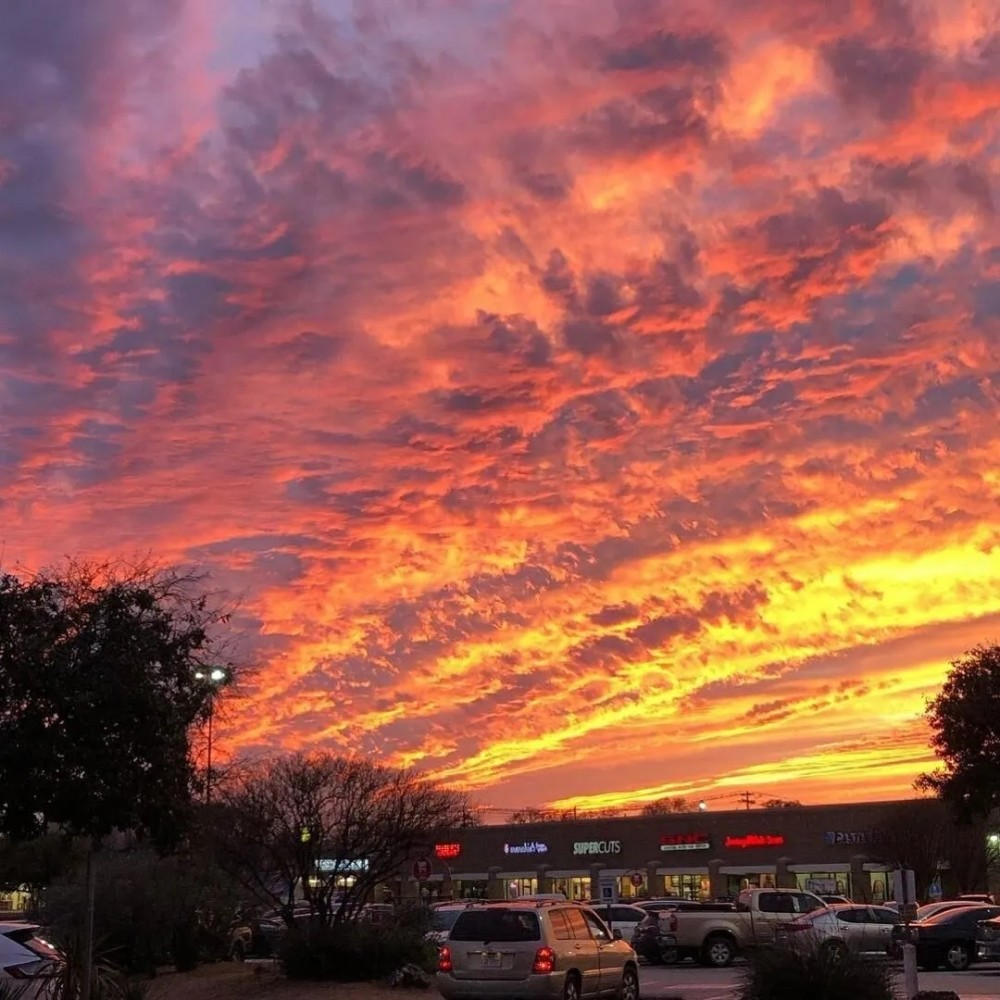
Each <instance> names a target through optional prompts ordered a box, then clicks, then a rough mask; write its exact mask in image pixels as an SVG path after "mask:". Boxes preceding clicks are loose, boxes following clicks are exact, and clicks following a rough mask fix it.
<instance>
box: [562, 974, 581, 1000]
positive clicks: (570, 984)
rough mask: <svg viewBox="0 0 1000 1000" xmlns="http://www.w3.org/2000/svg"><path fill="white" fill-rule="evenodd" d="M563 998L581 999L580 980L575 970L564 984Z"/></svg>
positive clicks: (568, 999)
mask: <svg viewBox="0 0 1000 1000" xmlns="http://www.w3.org/2000/svg"><path fill="white" fill-rule="evenodd" d="M563 1000H580V980H579V978H578V977H577V974H576V973H575V972H571V973H570V974H569V975H568V976H567V977H566V982H565V983H564V984H563Z"/></svg>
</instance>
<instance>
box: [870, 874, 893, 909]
mask: <svg viewBox="0 0 1000 1000" xmlns="http://www.w3.org/2000/svg"><path fill="white" fill-rule="evenodd" d="M868 878H869V879H870V881H871V900H872V902H873V903H884V902H885V901H886V900H887V899H892V875H891V874H890V873H889V872H869V873H868Z"/></svg>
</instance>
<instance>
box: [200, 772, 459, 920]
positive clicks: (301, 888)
mask: <svg viewBox="0 0 1000 1000" xmlns="http://www.w3.org/2000/svg"><path fill="white" fill-rule="evenodd" d="M217 803H218V805H217V808H216V812H215V815H214V816H213V817H212V820H211V822H212V828H213V831H214V838H215V841H216V857H217V859H218V862H219V864H220V865H222V866H223V867H224V868H225V869H226V870H227V871H228V872H229V873H230V875H231V876H232V877H233V878H235V879H236V880H237V881H238V882H239V883H240V884H241V885H242V886H243V888H244V889H246V890H247V891H248V892H249V893H251V894H252V896H253V897H254V898H255V899H257V900H258V901H260V902H261V903H264V904H265V905H269V906H273V907H277V908H279V909H280V910H281V911H282V913H284V914H285V920H286V921H287V922H288V923H293V914H292V906H293V904H294V903H295V901H296V898H298V897H301V898H302V899H304V900H305V901H307V902H308V904H309V906H310V909H311V911H312V914H313V916H314V918H315V919H316V920H318V921H319V922H320V923H322V924H338V923H340V922H342V921H345V920H350V919H352V918H353V917H355V916H356V915H357V914H358V912H359V911H360V909H361V907H362V906H364V904H365V903H366V902H367V901H368V900H369V899H370V898H371V895H372V893H373V891H374V890H375V888H376V887H377V886H378V885H380V884H383V883H386V882H389V881H392V880H395V879H397V878H400V877H401V876H403V875H404V874H405V872H406V865H407V863H408V862H409V861H410V860H411V859H412V858H414V857H415V856H417V855H418V854H421V853H423V852H424V851H427V850H428V849H429V848H430V846H431V844H433V842H434V840H435V839H436V838H437V837H439V836H441V835H443V834H444V833H445V832H446V831H448V830H449V829H454V828H456V827H459V826H460V825H462V823H463V822H465V823H468V819H469V816H470V814H471V812H472V810H471V808H470V806H469V803H468V802H467V801H466V799H465V797H464V796H462V795H460V794H457V793H455V792H451V791H447V790H445V789H442V788H441V787H439V786H438V785H435V784H434V783H433V782H430V781H427V780H425V779H424V778H421V777H420V776H418V775H416V774H415V773H414V772H412V771H407V770H398V769H395V768H390V767H386V766H383V765H380V764H375V763H372V762H370V761H367V760H362V759H357V758H348V757H338V756H335V755H333V754H330V753H316V754H296V755H294V756H289V757H282V758H278V759H275V760H271V761H264V762H259V763H256V764H253V765H250V766H248V767H247V768H245V769H244V770H242V771H241V772H237V773H235V774H234V775H232V776H231V777H230V779H229V781H228V782H227V783H226V784H225V785H223V786H222V787H220V788H219V790H218V798H217Z"/></svg>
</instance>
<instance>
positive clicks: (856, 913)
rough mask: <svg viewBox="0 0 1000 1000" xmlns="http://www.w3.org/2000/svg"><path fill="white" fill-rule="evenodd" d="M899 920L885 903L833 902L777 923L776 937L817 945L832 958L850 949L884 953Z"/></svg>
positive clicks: (795, 944)
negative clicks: (882, 904)
mask: <svg viewBox="0 0 1000 1000" xmlns="http://www.w3.org/2000/svg"><path fill="white" fill-rule="evenodd" d="M899 921H900V916H899V914H898V913H896V912H895V911H894V910H890V909H887V908H886V907H884V906H868V905H866V904H864V903H834V904H832V905H830V906H828V907H827V908H826V909H825V910H814V911H813V912H812V913H805V914H803V915H802V916H801V917H796V918H795V919H794V920H792V921H790V922H788V923H786V924H782V925H780V926H779V928H778V931H777V933H776V936H775V940H776V941H777V942H779V943H781V944H786V945H788V946H790V947H792V948H796V949H804V948H805V949H811V948H817V949H819V951H820V952H821V953H823V954H825V955H826V956H828V957H829V958H833V959H836V958H839V957H841V956H842V955H844V954H846V953H847V952H849V951H850V952H853V953H854V954H856V955H868V956H873V955H879V956H881V957H884V956H885V955H886V953H887V951H888V948H889V941H890V939H891V937H892V930H893V928H894V927H895V926H896V924H898V923H899Z"/></svg>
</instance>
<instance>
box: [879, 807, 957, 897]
mask: <svg viewBox="0 0 1000 1000" xmlns="http://www.w3.org/2000/svg"><path fill="white" fill-rule="evenodd" d="M952 833H953V831H952V829H951V825H950V823H949V822H948V815H947V812H946V810H945V809H944V806H943V805H942V804H941V803H940V802H939V801H937V800H935V799H913V800H911V801H908V802H896V803H893V804H892V805H891V806H890V807H888V808H887V810H886V811H885V813H884V814H883V815H882V817H881V819H880V821H879V822H878V823H877V824H876V829H875V834H876V843H875V847H874V853H875V854H876V855H877V858H878V860H879V861H881V862H883V863H884V864H887V865H891V866H892V867H893V868H910V869H912V870H913V877H914V881H915V882H916V889H917V898H918V900H926V899H927V897H928V893H929V891H930V887H931V885H932V883H933V882H934V879H935V878H936V877H937V874H938V867H939V864H940V863H941V862H942V861H944V860H946V858H947V857H948V853H949V852H948V843H949V838H950V836H951V835H952Z"/></svg>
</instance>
